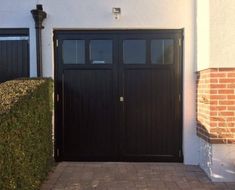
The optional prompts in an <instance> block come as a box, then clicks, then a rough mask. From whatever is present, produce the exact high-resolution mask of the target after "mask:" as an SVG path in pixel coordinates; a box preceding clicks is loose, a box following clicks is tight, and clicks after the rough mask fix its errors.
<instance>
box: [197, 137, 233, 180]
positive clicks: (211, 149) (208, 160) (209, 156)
mask: <svg viewBox="0 0 235 190" xmlns="http://www.w3.org/2000/svg"><path fill="white" fill-rule="evenodd" d="M200 167H201V168H202V169H203V170H204V171H205V172H206V173H207V175H208V176H209V177H210V178H211V180H212V181H215V182H234V181H235V144H210V143H208V142H206V141H204V140H203V139H200Z"/></svg>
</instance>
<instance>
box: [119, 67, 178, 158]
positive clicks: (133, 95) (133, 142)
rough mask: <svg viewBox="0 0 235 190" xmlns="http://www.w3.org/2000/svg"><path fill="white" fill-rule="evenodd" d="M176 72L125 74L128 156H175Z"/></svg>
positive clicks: (125, 154) (126, 154)
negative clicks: (173, 78)
mask: <svg viewBox="0 0 235 190" xmlns="http://www.w3.org/2000/svg"><path fill="white" fill-rule="evenodd" d="M172 76H173V75H172V70H170V69H165V70H164V69H161V70H154V69H142V70H141V69H137V70H134V69H130V70H126V71H125V74H124V80H125V89H124V97H125V104H124V107H125V113H124V120H125V126H124V136H125V141H124V144H123V147H124V150H125V151H124V156H133V157H135V156H137V157H138V156H145V157H147V156H166V157H167V156H170V157H171V156H172V157H173V156H175V155H174V153H175V147H174V145H175V141H173V140H174V138H172V135H175V133H173V132H172V131H174V130H175V129H174V128H175V125H174V121H173V120H172V119H174V109H173V100H174V96H175V94H173V92H172V88H173V83H172Z"/></svg>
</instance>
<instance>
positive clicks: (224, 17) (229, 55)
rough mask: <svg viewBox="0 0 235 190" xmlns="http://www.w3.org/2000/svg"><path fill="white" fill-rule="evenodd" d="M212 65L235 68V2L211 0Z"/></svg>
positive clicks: (230, 0) (232, 0) (231, 0)
mask: <svg viewBox="0 0 235 190" xmlns="http://www.w3.org/2000/svg"><path fill="white" fill-rule="evenodd" d="M210 46H211V50H210V51H211V53H210V65H211V67H217V68H218V67H220V68H221V67H222V68H223V67H227V68H229V67H232V68H235V53H234V52H235V1H234V0H223V1H222V0H210Z"/></svg>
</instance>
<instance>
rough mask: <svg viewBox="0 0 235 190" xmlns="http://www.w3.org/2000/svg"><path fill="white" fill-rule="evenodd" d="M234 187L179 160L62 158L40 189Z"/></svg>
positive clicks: (213, 189)
mask: <svg viewBox="0 0 235 190" xmlns="http://www.w3.org/2000/svg"><path fill="white" fill-rule="evenodd" d="M171 189H172V190H178V189H179V190H188V189H189V190H208V189H209V190H218V189H220V190H225V189H226V190H232V189H233V190H234V189H235V183H212V182H211V181H210V179H209V178H208V177H207V176H206V175H205V173H204V172H203V171H202V170H201V169H200V168H199V167H198V166H185V165H183V164H180V163H109V162H105V163H102V162H98V163H91V162H89V163H85V162H62V163H59V164H58V165H57V167H56V168H55V169H54V170H53V172H51V173H50V174H49V176H48V179H47V180H45V182H44V184H43V185H42V186H41V190H171Z"/></svg>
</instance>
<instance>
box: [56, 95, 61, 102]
mask: <svg viewBox="0 0 235 190" xmlns="http://www.w3.org/2000/svg"><path fill="white" fill-rule="evenodd" d="M56 101H57V102H59V101H60V95H59V94H56Z"/></svg>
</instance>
